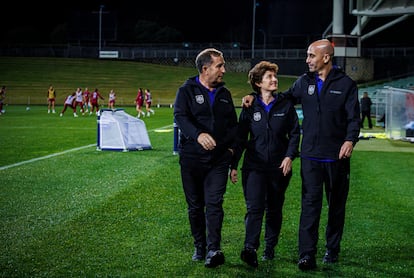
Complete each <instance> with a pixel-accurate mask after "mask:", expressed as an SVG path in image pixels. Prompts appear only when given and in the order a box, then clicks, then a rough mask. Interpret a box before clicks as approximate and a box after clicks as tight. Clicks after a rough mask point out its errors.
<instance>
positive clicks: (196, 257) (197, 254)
mask: <svg viewBox="0 0 414 278" xmlns="http://www.w3.org/2000/svg"><path fill="white" fill-rule="evenodd" d="M205 256H206V248H203V247H196V248H195V249H194V254H193V257H192V260H193V261H195V262H197V261H202V260H204V258H205Z"/></svg>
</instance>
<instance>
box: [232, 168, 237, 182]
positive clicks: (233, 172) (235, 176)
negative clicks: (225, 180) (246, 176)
mask: <svg viewBox="0 0 414 278" xmlns="http://www.w3.org/2000/svg"><path fill="white" fill-rule="evenodd" d="M230 180H231V182H232V183H236V182H237V181H238V178H237V170H236V169H232V170H231V171H230Z"/></svg>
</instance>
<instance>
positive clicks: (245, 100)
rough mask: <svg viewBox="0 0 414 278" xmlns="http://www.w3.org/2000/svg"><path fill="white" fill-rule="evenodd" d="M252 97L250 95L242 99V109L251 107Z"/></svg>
mask: <svg viewBox="0 0 414 278" xmlns="http://www.w3.org/2000/svg"><path fill="white" fill-rule="evenodd" d="M253 100H254V97H253V96H252V95H247V96H244V97H243V98H242V107H250V106H252V103H253Z"/></svg>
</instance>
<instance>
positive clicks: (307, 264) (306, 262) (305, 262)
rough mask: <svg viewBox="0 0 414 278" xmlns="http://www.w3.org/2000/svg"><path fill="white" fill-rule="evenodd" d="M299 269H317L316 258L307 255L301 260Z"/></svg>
mask: <svg viewBox="0 0 414 278" xmlns="http://www.w3.org/2000/svg"><path fill="white" fill-rule="evenodd" d="M298 267H299V269H300V270H304V271H305V270H312V269H315V268H316V260H315V257H313V256H310V255H305V256H303V257H302V258H300V259H299V262H298Z"/></svg>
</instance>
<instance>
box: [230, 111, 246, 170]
mask: <svg viewBox="0 0 414 278" xmlns="http://www.w3.org/2000/svg"><path fill="white" fill-rule="evenodd" d="M248 110H249V109H248V108H243V110H242V111H241V112H240V116H239V122H238V124H237V133H236V138H235V140H234V145H233V147H232V149H233V150H234V154H233V158H232V161H231V164H230V169H236V170H237V168H238V165H239V161H240V159H241V157H242V155H243V152H244V150H245V149H246V145H247V140H248V134H249V123H248V121H247V119H248V118H247V114H248V113H247V111H248Z"/></svg>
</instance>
